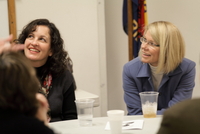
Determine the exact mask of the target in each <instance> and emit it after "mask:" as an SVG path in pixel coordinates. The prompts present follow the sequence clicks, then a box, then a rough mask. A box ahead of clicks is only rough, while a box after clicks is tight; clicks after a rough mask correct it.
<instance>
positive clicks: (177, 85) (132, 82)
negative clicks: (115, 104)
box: [123, 21, 196, 115]
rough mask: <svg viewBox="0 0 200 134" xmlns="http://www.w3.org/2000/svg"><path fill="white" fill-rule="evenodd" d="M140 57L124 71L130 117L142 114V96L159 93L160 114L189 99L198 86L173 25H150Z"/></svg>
mask: <svg viewBox="0 0 200 134" xmlns="http://www.w3.org/2000/svg"><path fill="white" fill-rule="evenodd" d="M140 41H141V48H140V55H139V57H137V58H135V59H133V60H132V61H130V62H128V63H126V64H125V65H124V69H123V89H124V100H125V103H126V105H127V109H128V115H140V114H142V109H141V102H140V97H139V93H140V92H143V91H157V92H159V97H158V108H157V110H158V112H157V114H162V113H163V111H164V110H165V109H167V108H168V107H171V106H172V105H174V104H176V103H177V102H180V101H183V100H186V99H190V98H191V96H192V92H193V88H194V86H195V73H196V72H195V65H196V64H195V62H193V61H191V60H189V59H186V58H184V55H185V43H184V40H183V37H182V36H181V33H180V31H179V30H178V28H177V27H176V26H175V25H173V24H172V23H170V22H166V21H157V22H153V23H151V24H149V25H147V26H146V27H145V29H144V34H143V37H141V38H140Z"/></svg>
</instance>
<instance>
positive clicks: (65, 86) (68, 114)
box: [36, 67, 77, 122]
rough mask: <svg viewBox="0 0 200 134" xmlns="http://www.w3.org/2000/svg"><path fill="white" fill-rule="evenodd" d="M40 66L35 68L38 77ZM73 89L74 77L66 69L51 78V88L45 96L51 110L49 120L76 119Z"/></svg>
mask: <svg viewBox="0 0 200 134" xmlns="http://www.w3.org/2000/svg"><path fill="white" fill-rule="evenodd" d="M41 68H42V67H39V68H36V71H37V75H38V77H39V78H41V76H40V75H41V74H40V73H38V72H40V70H41ZM52 77H53V76H52ZM74 90H75V83H74V77H73V75H72V74H71V73H70V72H69V71H68V70H66V71H65V72H63V73H62V74H61V75H60V76H58V77H56V78H54V77H53V78H52V88H51V89H50V90H49V94H48V96H47V99H48V102H49V106H50V110H51V122H55V121H61V120H71V119H77V111H76V104H75V102H74V101H75V92H74Z"/></svg>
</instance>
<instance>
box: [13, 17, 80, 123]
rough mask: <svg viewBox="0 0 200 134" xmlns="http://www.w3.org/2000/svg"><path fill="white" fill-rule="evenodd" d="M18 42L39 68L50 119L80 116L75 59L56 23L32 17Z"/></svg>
mask: <svg viewBox="0 0 200 134" xmlns="http://www.w3.org/2000/svg"><path fill="white" fill-rule="evenodd" d="M17 41H18V42H19V43H21V44H24V45H25V47H24V54H25V56H26V57H27V58H28V59H30V61H31V64H32V66H33V67H35V69H36V72H37V76H38V79H39V80H40V83H41V86H42V91H43V92H44V93H45V95H46V97H47V99H48V102H49V106H50V110H51V122H54V121H61V120H70V119H77V112H76V105H75V102H74V101H75V92H74V90H75V89H76V85H75V80H74V77H73V75H72V61H71V59H70V58H69V55H68V53H67V51H65V50H64V46H63V43H64V41H63V39H62V38H61V35H60V32H59V30H58V29H57V28H56V26H55V25H54V24H53V23H51V22H49V20H47V19H36V20H33V21H31V22H30V23H29V24H27V25H26V26H25V27H24V28H23V30H22V32H21V34H20V35H19V38H18V40H17Z"/></svg>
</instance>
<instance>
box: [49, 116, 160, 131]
mask: <svg viewBox="0 0 200 134" xmlns="http://www.w3.org/2000/svg"><path fill="white" fill-rule="evenodd" d="M138 119H139V120H140V119H141V120H144V124H143V129H142V130H123V131H122V134H156V132H157V131H158V129H159V127H160V123H161V120H162V115H157V117H156V118H143V116H142V115H134V116H124V121H128V120H138ZM107 121H108V117H97V118H93V126H92V127H80V126H79V122H78V120H70V121H60V122H54V123H49V126H50V128H52V129H53V130H55V132H56V134H110V131H109V130H105V126H106V123H107Z"/></svg>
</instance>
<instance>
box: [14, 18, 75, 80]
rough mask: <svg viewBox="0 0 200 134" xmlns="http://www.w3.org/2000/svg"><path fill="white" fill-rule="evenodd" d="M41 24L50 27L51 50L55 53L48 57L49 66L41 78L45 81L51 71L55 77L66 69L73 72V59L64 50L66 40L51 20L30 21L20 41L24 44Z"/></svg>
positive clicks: (20, 36) (19, 38)
mask: <svg viewBox="0 0 200 134" xmlns="http://www.w3.org/2000/svg"><path fill="white" fill-rule="evenodd" d="M39 25H42V26H47V27H48V28H49V31H50V33H49V34H50V36H51V50H52V53H53V54H52V56H49V57H48V59H47V62H46V66H48V67H47V68H46V69H44V71H43V75H42V76H43V78H41V80H42V81H43V80H44V79H45V77H46V75H47V74H48V73H49V72H51V74H52V76H53V77H57V76H59V75H60V74H61V73H63V72H64V71H65V70H66V69H68V70H69V71H70V72H71V73H72V72H73V69H72V60H71V59H70V57H69V54H68V52H67V51H65V50H64V41H63V39H62V38H61V35H60V32H59V30H58V29H57V28H56V26H55V25H54V24H53V23H51V22H50V21H49V20H47V19H36V20H33V21H31V22H30V23H28V24H27V25H26V26H25V27H24V28H23V30H22V32H21V34H20V35H19V37H18V39H17V41H18V43H21V44H24V42H25V40H26V38H27V37H28V35H29V34H30V33H32V32H34V31H35V30H36V28H37V26H39Z"/></svg>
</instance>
